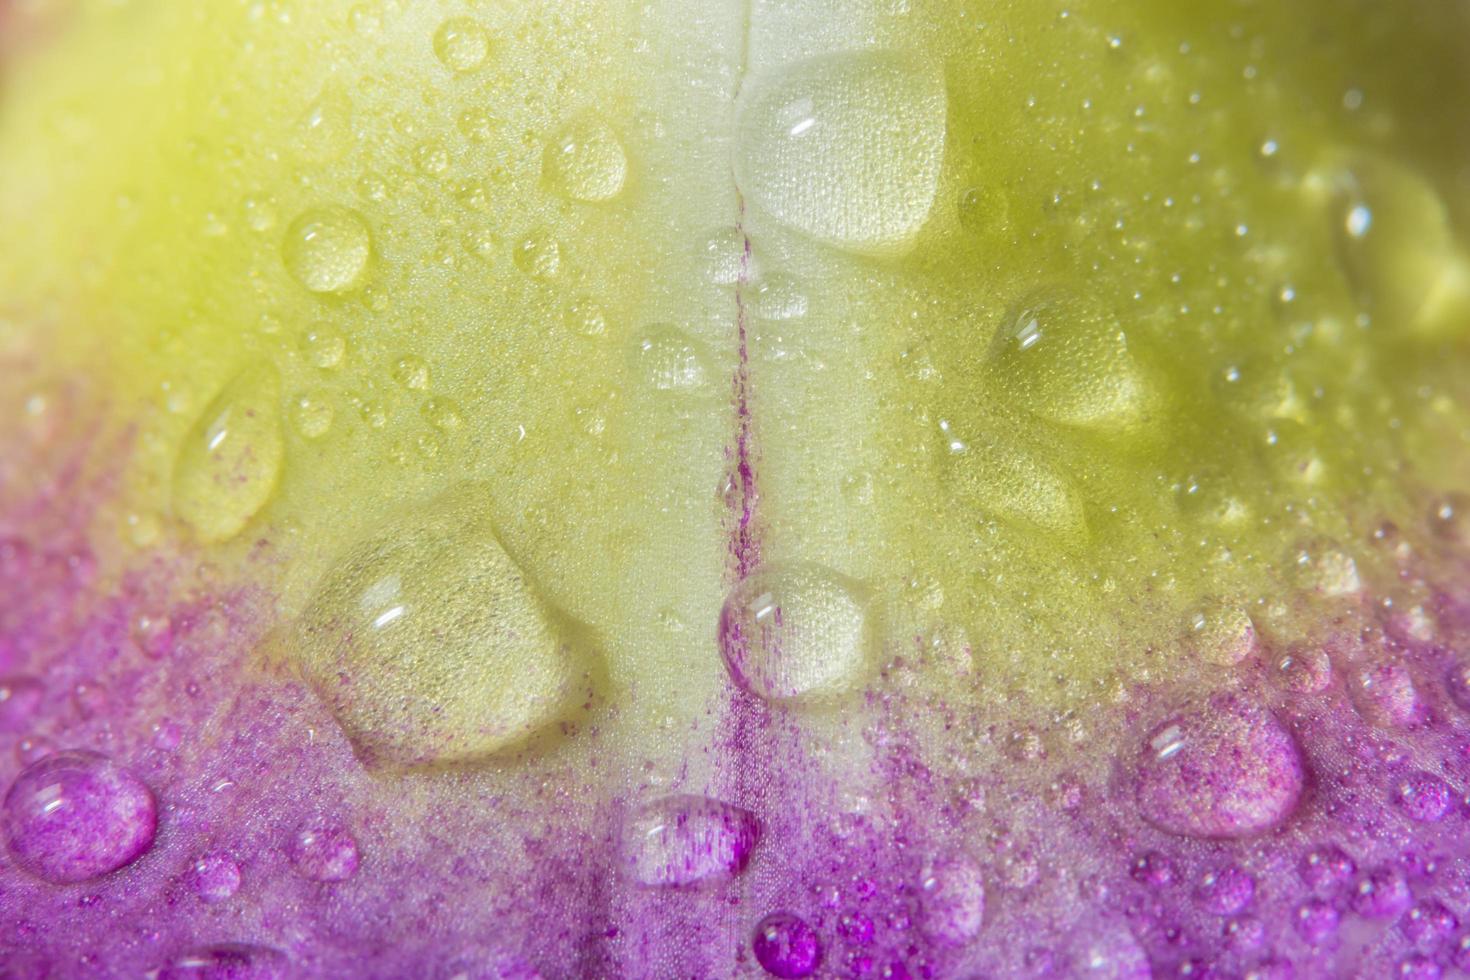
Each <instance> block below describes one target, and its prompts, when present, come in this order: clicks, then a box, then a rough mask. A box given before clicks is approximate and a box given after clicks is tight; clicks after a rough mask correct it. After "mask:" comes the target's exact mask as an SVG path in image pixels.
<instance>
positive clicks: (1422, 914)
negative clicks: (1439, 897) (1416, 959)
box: [1400, 899, 1460, 953]
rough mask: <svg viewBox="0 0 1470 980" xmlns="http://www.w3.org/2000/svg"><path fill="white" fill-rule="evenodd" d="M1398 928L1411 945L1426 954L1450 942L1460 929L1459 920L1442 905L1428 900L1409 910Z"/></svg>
mask: <svg viewBox="0 0 1470 980" xmlns="http://www.w3.org/2000/svg"><path fill="white" fill-rule="evenodd" d="M1400 927H1401V928H1402V929H1403V930H1404V935H1405V936H1407V937H1408V938H1409V941H1410V942H1411V943H1413V944H1414V945H1415V946H1417V947H1418V948H1419V949H1420V950H1421V951H1422V952H1426V953H1428V952H1433V951H1435V950H1437V949H1439V948H1440V947H1441V946H1443V945H1444V944H1445V943H1446V942H1448V941H1449V940H1450V938H1451V937H1452V936H1453V935H1454V934H1455V930H1456V929H1458V928H1460V920H1459V919H1458V918H1456V916H1455V913H1453V912H1451V911H1450V910H1449V909H1447V908H1445V907H1444V905H1443V904H1441V903H1440V902H1436V901H1434V900H1433V899H1429V900H1427V901H1423V902H1420V903H1418V904H1417V905H1415V906H1414V907H1413V908H1411V909H1409V911H1408V914H1406V915H1405V916H1404V920H1403V922H1402V923H1400Z"/></svg>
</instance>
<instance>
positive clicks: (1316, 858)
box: [1300, 844, 1358, 898]
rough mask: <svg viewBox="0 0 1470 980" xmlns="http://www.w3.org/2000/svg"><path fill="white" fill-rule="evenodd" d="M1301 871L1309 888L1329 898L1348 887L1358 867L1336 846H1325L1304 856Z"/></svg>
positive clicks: (1316, 848) (1315, 848)
mask: <svg viewBox="0 0 1470 980" xmlns="http://www.w3.org/2000/svg"><path fill="white" fill-rule="evenodd" d="M1300 870H1301V875H1302V880H1303V881H1305V882H1306V883H1307V887H1309V888H1311V889H1312V891H1314V892H1316V893H1317V894H1318V895H1321V896H1322V897H1324V898H1327V897H1331V896H1333V895H1336V894H1337V893H1338V892H1340V891H1342V889H1344V888H1346V887H1347V885H1348V883H1349V882H1350V881H1352V880H1353V875H1355V874H1357V873H1358V865H1357V863H1356V862H1355V861H1353V859H1352V858H1351V857H1349V856H1348V854H1347V852H1346V851H1344V850H1343V849H1342V848H1340V847H1338V846H1337V845H1336V844H1323V845H1321V846H1318V847H1314V848H1312V849H1311V850H1310V851H1308V852H1307V853H1306V855H1305V856H1303V858H1302V863H1301V869H1300Z"/></svg>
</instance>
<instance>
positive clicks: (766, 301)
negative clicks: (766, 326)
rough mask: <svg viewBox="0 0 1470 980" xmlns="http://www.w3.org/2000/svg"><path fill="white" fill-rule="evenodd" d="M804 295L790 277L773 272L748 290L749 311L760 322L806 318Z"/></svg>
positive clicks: (797, 283) (799, 286) (798, 284)
mask: <svg viewBox="0 0 1470 980" xmlns="http://www.w3.org/2000/svg"><path fill="white" fill-rule="evenodd" d="M806 307H807V300H806V293H805V292H804V291H803V290H802V288H801V283H799V282H797V281H796V280H795V279H793V278H792V277H791V276H787V275H783V274H782V273H779V272H773V273H771V274H769V275H765V276H762V277H761V278H760V279H758V280H757V281H756V282H755V284H754V285H753V286H752V287H751V289H750V310H751V312H752V313H754V314H755V315H756V316H757V317H759V318H760V319H762V320H795V319H798V318H800V317H804V316H806Z"/></svg>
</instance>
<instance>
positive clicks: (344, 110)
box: [292, 85, 352, 163]
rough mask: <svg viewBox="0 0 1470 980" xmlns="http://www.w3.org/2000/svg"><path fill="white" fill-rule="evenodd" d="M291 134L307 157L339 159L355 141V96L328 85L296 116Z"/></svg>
mask: <svg viewBox="0 0 1470 980" xmlns="http://www.w3.org/2000/svg"><path fill="white" fill-rule="evenodd" d="M292 135H293V136H294V137H295V140H294V142H295V146H296V150H297V152H299V153H300V154H301V156H302V157H304V158H305V159H307V160H309V161H311V162H313V163H327V162H329V161H332V160H336V159H338V158H339V157H341V156H342V155H343V154H344V153H346V152H347V149H348V148H349V147H350V146H351V145H352V100H351V99H350V98H348V96H347V93H346V92H344V91H342V90H341V89H340V88H337V87H335V86H330V85H329V86H328V87H327V88H326V89H324V90H323V91H322V92H321V94H320V95H318V96H317V97H316V99H315V100H314V101H313V102H312V103H311V105H309V106H307V108H306V111H305V112H303V113H302V114H301V117H300V118H299V119H297V121H296V128H295V131H294V132H293V134H292Z"/></svg>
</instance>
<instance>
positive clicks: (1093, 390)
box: [985, 295, 1150, 429]
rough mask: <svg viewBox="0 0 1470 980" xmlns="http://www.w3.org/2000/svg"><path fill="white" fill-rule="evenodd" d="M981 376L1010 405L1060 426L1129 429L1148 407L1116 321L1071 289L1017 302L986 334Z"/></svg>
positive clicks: (1131, 358)
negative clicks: (987, 348)
mask: <svg viewBox="0 0 1470 980" xmlns="http://www.w3.org/2000/svg"><path fill="white" fill-rule="evenodd" d="M985 377H986V383H987V384H988V385H989V386H991V387H993V388H994V389H995V390H996V391H997V392H998V393H1000V394H1001V395H1002V396H1003V397H1005V398H1006V399H1007V400H1008V401H1009V402H1010V403H1011V404H1012V405H1014V406H1015V407H1017V408H1020V409H1023V410H1025V411H1027V412H1030V413H1032V414H1033V415H1039V416H1041V417H1042V418H1045V419H1049V420H1051V421H1053V422H1059V423H1062V424H1064V425H1078V426H1088V427H1095V428H1106V429H1120V428H1129V427H1133V426H1136V425H1138V424H1140V423H1141V422H1142V421H1143V420H1144V419H1145V417H1146V416H1147V414H1148V410H1149V407H1150V406H1149V397H1148V394H1149V392H1148V388H1147V386H1146V385H1145V383H1144V380H1143V378H1142V376H1141V375H1140V374H1139V371H1138V369H1137V367H1136V366H1135V364H1134V361H1133V356H1132V355H1131V354H1130V353H1129V350H1128V340H1127V337H1126V335H1125V334H1124V332H1123V329H1122V325H1121V324H1120V323H1119V322H1118V321H1117V319H1116V318H1114V317H1112V316H1109V315H1107V314H1106V313H1105V312H1104V311H1103V310H1102V309H1101V308H1099V307H1098V306H1097V305H1096V304H1094V303H1092V302H1089V301H1085V300H1083V299H1082V298H1080V297H1076V296H1067V295H1048V296H1043V297H1036V298H1033V299H1031V300H1029V301H1027V302H1026V303H1025V304H1023V305H1022V306H1021V307H1020V308H1019V309H1018V310H1017V311H1016V312H1015V313H1014V314H1012V315H1011V316H1010V317H1009V318H1008V319H1007V320H1006V321H1005V323H1004V324H1003V325H1002V326H1001V329H1000V330H999V332H998V333H997V334H996V335H995V338H994V339H993V340H992V341H991V345H990V352H989V354H988V356H987V358H986V375H985Z"/></svg>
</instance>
